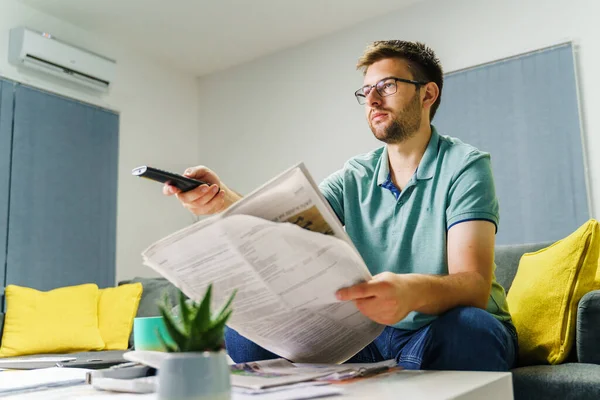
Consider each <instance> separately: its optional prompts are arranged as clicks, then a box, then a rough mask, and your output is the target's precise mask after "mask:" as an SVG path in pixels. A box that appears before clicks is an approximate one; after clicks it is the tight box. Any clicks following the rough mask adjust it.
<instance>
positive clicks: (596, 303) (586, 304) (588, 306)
mask: <svg viewBox="0 0 600 400" xmlns="http://www.w3.org/2000/svg"><path fill="white" fill-rule="evenodd" d="M598 337H600V290H594V291H591V292H589V293H587V294H586V295H585V296H583V297H582V298H581V300H580V301H579V307H578V308H577V337H576V342H577V360H578V361H579V362H580V363H589V364H600V340H598Z"/></svg>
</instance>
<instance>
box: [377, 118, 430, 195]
mask: <svg viewBox="0 0 600 400" xmlns="http://www.w3.org/2000/svg"><path fill="white" fill-rule="evenodd" d="M439 143H440V136H439V134H438V133H437V130H436V129H435V127H434V126H433V125H431V138H430V139H429V143H428V144H427V148H426V149H425V153H424V154H423V158H421V162H420V163H419V166H418V167H417V173H416V178H417V179H418V180H424V179H431V178H432V177H433V173H434V172H435V166H436V162H435V161H436V159H437V155H438V147H439ZM389 176H390V162H389V156H388V149H387V146H384V147H383V151H382V153H381V158H380V159H379V173H378V174H377V185H378V186H381V185H383V184H384V183H385V182H386V181H387V180H388V178H389Z"/></svg>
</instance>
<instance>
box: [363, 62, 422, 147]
mask: <svg viewBox="0 0 600 400" xmlns="http://www.w3.org/2000/svg"><path fill="white" fill-rule="evenodd" d="M390 77H394V78H403V79H413V76H412V74H411V73H410V70H409V68H408V64H407V63H406V61H404V60H400V59H396V58H388V59H384V60H380V61H377V62H376V63H373V64H372V65H371V66H369V68H368V69H367V73H366V74H365V78H364V81H363V85H375V84H376V83H377V82H379V81H381V80H382V79H385V78H390ZM365 112H366V116H367V121H368V123H369V127H370V128H371V131H372V132H373V134H374V135H375V137H376V138H377V139H379V140H381V141H382V142H385V143H388V144H394V143H401V142H403V141H404V140H406V139H409V138H411V137H412V136H414V134H415V133H416V132H417V130H418V129H419V127H420V125H421V118H422V115H421V112H422V107H421V97H420V90H419V88H418V87H417V86H415V85H413V84H410V83H405V82H396V93H394V94H392V95H389V96H381V95H380V94H379V93H378V92H377V90H375V89H373V90H371V92H370V93H369V94H368V96H367V97H366V103H365Z"/></svg>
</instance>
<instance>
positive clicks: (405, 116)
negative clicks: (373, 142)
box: [369, 91, 421, 144]
mask: <svg viewBox="0 0 600 400" xmlns="http://www.w3.org/2000/svg"><path fill="white" fill-rule="evenodd" d="M419 100H420V98H419V92H418V91H417V92H416V93H415V94H414V96H413V97H412V99H411V100H410V102H409V103H408V104H407V105H406V106H405V107H404V108H403V109H402V111H401V112H400V115H398V116H396V117H394V118H393V119H392V121H391V122H390V123H389V125H387V126H380V127H376V126H373V125H372V123H371V121H370V120H369V127H370V128H371V132H373V135H375V138H377V139H378V140H381V141H382V142H384V143H387V144H397V143H402V142H403V141H405V140H407V139H410V138H411V137H413V136H414V135H415V134H416V133H417V130H418V129H419V127H420V126H421V102H420V101H419Z"/></svg>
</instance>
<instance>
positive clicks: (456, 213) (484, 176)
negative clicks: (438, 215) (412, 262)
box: [446, 151, 500, 232]
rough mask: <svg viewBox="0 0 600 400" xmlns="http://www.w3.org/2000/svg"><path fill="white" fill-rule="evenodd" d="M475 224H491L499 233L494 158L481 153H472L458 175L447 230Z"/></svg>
mask: <svg viewBox="0 0 600 400" xmlns="http://www.w3.org/2000/svg"><path fill="white" fill-rule="evenodd" d="M473 220H485V221H490V222H492V223H493V224H494V225H495V226H496V232H498V224H499V220H500V215H499V206H498V198H497V197H496V188H495V185H494V176H493V174H492V165H491V162H490V155H489V154H488V153H484V152H480V151H473V152H471V153H469V154H468V155H467V156H466V158H465V163H464V164H463V167H462V168H461V169H460V170H459V171H457V173H456V175H455V177H454V179H453V180H452V184H451V187H450V191H449V194H448V207H447V208H446V226H447V227H448V228H447V229H450V228H451V227H452V226H453V225H456V224H458V223H460V222H466V221H473Z"/></svg>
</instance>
